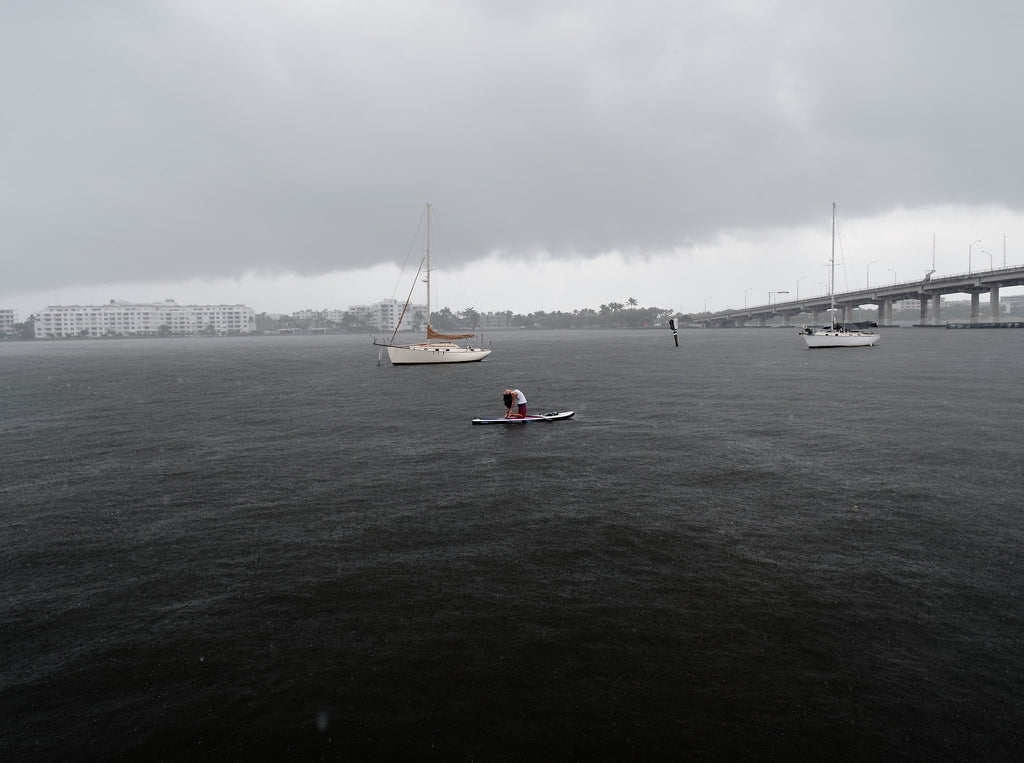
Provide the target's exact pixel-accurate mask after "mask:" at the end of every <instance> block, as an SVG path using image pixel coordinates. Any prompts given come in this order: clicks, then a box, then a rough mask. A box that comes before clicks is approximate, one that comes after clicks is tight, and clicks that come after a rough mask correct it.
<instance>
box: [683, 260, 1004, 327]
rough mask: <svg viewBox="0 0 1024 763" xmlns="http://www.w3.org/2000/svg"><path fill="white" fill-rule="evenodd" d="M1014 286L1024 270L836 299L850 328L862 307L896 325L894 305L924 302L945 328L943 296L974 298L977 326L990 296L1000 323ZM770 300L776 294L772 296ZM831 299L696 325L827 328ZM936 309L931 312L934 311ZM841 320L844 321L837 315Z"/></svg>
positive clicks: (706, 316) (723, 315)
mask: <svg viewBox="0 0 1024 763" xmlns="http://www.w3.org/2000/svg"><path fill="white" fill-rule="evenodd" d="M1009 286H1024V265H1018V266H1016V267H1012V268H1000V269H996V270H982V271H978V272H975V273H962V274H960V275H952V276H943V277H941V278H932V277H931V276H930V274H929V275H928V276H925V277H924V279H922V280H920V281H908V282H905V283H893V284H889V285H888V286H879V287H872V288H868V289H860V290H858V291H848V292H844V293H842V294H838V293H837V294H836V295H835V298H836V309H837V310H840V311H841V313H842V317H841V318H839V320H841V321H842V322H844V323H849V322H852V321H853V311H854V309H855V308H858V307H861V306H862V305H875V306H876V307H877V308H878V323H879V324H880V325H886V324H891V323H892V306H893V303H894V302H900V301H903V300H908V299H916V300H918V301H919V302H920V303H921V320H920V323H921V325H933V326H938V325H941V324H940V321H941V317H942V316H941V300H942V295H943V294H970V295H971V323H978V322H980V321H981V295H982V294H986V293H987V294H988V303H989V310H988V312H989V317H988V318H987V319H986V320H988V321H991V322H998V321H999V289H1000V288H1003V287H1009ZM769 297H770V295H769ZM830 304H831V302H830V299H829V295H828V294H824V295H821V294H819V295H816V296H813V297H808V298H807V299H796V300H792V301H789V302H771V301H769V304H767V305H755V306H753V307H744V308H743V309H742V310H720V311H718V312H715V313H703V314H701V315H699V316H696V315H695V316H694V322H695V323H703V324H704V325H705V326H709V327H711V328H735V327H741V326H745V325H746V324H747V323H749V322H751V321H753V322H755V324H756V325H757V326H762V327H763V326H765V325H767V323H768V321H769V320H770V319H773V318H776V317H781V318H782V323H783V325H784V326H789V325H790V322H791V321H792V319H793V318H794V317H796V316H798V315H803V314H806V315H808V316H809V320H807V321H806V322H807V323H809V324H811V325H815V324H818V323H822V322H824V323H827V322H829V320H830V318H829V317H828V315H827V311H828V309H829V307H830ZM929 307H930V310H929ZM837 317H838V316H837Z"/></svg>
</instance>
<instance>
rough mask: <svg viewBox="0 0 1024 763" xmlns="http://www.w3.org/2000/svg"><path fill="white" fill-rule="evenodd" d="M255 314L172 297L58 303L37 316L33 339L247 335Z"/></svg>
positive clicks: (242, 308) (246, 309)
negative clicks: (192, 303)
mask: <svg viewBox="0 0 1024 763" xmlns="http://www.w3.org/2000/svg"><path fill="white" fill-rule="evenodd" d="M255 328H256V314H255V312H254V311H253V309H252V308H251V307H248V306H246V305H179V304H178V303H177V302H175V301H174V300H173V299H167V300H164V301H163V302H154V303H138V302H127V301H125V300H111V301H110V304H109V305H57V306H52V307H47V308H46V309H45V310H42V311H41V312H39V313H38V314H37V315H36V323H35V331H36V339H51V338H52V339H56V338H62V337H73V336H92V337H98V336H165V335H175V336H189V335H196V334H248V333H251V332H252V331H253V330H254V329H255Z"/></svg>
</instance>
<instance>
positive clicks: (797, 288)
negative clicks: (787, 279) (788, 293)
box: [796, 276, 807, 299]
mask: <svg viewBox="0 0 1024 763" xmlns="http://www.w3.org/2000/svg"><path fill="white" fill-rule="evenodd" d="M805 278H807V276H800V277H799V278H798V279H796V298H797V299H800V282H801V281H802V280H804V279H805Z"/></svg>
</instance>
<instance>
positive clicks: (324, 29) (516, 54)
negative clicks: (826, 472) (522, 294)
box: [0, 0, 1024, 289]
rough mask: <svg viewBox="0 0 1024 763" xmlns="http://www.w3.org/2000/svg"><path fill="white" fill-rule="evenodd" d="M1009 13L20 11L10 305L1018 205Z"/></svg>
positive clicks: (5, 27) (384, 5)
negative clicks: (86, 288) (142, 284)
mask: <svg viewBox="0 0 1024 763" xmlns="http://www.w3.org/2000/svg"><path fill="white" fill-rule="evenodd" d="M1022 15H1024V12H1022V11H1021V10H1018V6H1017V5H1015V4H1011V3H1005V4H1004V3H980V4H974V5H971V6H970V9H969V10H968V9H967V6H964V7H962V8H960V7H959V6H956V9H955V10H954V9H953V6H950V5H948V4H934V3H912V2H904V3H881V2H879V3H874V2H869V3H856V4H850V5H849V7H844V8H842V9H840V8H837V7H831V6H830V7H828V8H826V7H824V6H822V4H820V3H786V2H782V3H760V2H724V3H716V4H680V3H675V2H668V1H667V0H666V2H647V3H636V4H605V3H575V4H567V5H561V4H559V5H557V7H554V6H549V5H548V4H539V3H538V4H532V5H531V4H517V5H516V6H515V7H514V8H513V7H511V6H509V5H507V4H498V3H490V4H478V3H470V2H464V3H459V2H451V3H439V4H419V3H415V4H414V3H404V2H402V3H397V2H396V3H388V2H372V3H370V2H367V3H344V4H331V3H314V2H305V1H299V2H294V3H286V4H285V3H254V2H234V3H230V2H225V3H209V2H198V1H197V2H182V1H180V0H178V1H175V2H171V1H170V0H168V1H167V2H149V3H139V2H106V3H103V2H94V3H70V2H68V3H57V2H32V3H29V2H20V3H13V4H5V5H4V6H3V8H2V9H0V42H2V48H3V53H2V54H0V55H2V56H3V60H4V66H3V68H2V71H3V74H2V75H0V76H2V77H3V92H4V94H5V95H4V105H3V120H2V124H3V135H4V140H3V144H2V147H0V160H2V168H0V189H2V199H3V204H2V210H0V226H2V229H3V232H4V242H5V243H4V247H5V250H6V256H5V260H6V263H7V264H6V265H5V268H4V270H5V273H4V277H5V280H6V281H7V282H8V283H7V288H8V289H32V288H39V287H40V286H42V285H43V284H46V285H50V286H53V285H60V284H71V283H90V282H104V281H111V280H115V279H120V280H135V281H142V280H147V279H148V280H157V279H173V278H187V277H195V276H230V275H234V274H239V273H241V272H243V271H245V270H249V269H283V270H292V271H295V272H298V273H305V274H311V273H318V272H324V271H328V270H334V269H347V268H356V267H362V266H366V265H369V264H372V263H375V262H381V261H401V260H402V258H403V257H404V256H405V251H406V246H407V244H408V241H409V238H410V235H411V233H412V231H413V229H414V227H415V223H416V219H417V216H418V215H419V213H420V210H421V207H422V205H423V203H424V202H425V201H427V200H433V201H434V202H436V203H437V206H438V209H439V211H440V214H441V220H442V222H443V224H444V228H445V231H446V233H447V236H448V238H449V243H450V244H451V245H452V247H451V248H452V255H451V256H454V257H461V258H463V259H465V260H471V259H476V258H479V257H482V256H484V255H486V254H487V253H488V252H491V251H496V250H497V251H509V252H513V253H522V252H529V251H535V250H544V251H548V252H550V253H551V254H552V255H553V256H556V257H558V256H563V255H569V254H584V255H590V254H594V253H597V252H600V251H606V250H610V249H616V248H622V249H627V250H631V251H635V250H639V251H653V250H659V249H668V248H671V247H676V246H681V245H685V244H686V243H687V242H695V241H702V240H706V239H707V238H709V237H712V236H714V235H715V234H716V233H718V232H720V231H723V230H739V229H756V228H766V227H774V226H784V225H795V224H800V223H802V222H805V221H806V220H808V219H812V218H813V219H818V218H820V216H821V210H822V208H823V207H827V205H828V203H829V202H830V201H831V200H832V199H833V198H835V197H836V196H837V195H838V196H841V197H842V199H843V203H844V206H845V209H846V210H847V213H848V214H854V213H857V214H874V213H880V212H884V211H886V210H889V209H892V208H894V207H896V206H900V205H902V206H909V207H914V206H919V205H928V204H942V203H956V204H984V203H995V204H1003V205H1006V206H1008V207H1010V208H1015V209H1019V208H1020V207H1021V206H1022V205H1024V198H1022V190H1021V186H1020V183H1019V180H1018V178H1019V175H1020V169H1021V167H1020V158H1019V155H1020V154H1019V151H1018V149H1017V140H1016V135H1015V131H1016V125H1017V123H1018V122H1019V121H1020V116H1021V104H1020V99H1019V97H1018V96H1017V95H1016V92H1015V88H1016V82H1015V79H1016V72H1017V71H1019V70H1020V66H1019V62H1018V59H1019V53H1018V50H1017V47H1016V44H1015V42H1016V41H1015V39H1014V35H1015V33H1016V31H1015V30H1016V29H1018V28H1020V22H1021V21H1022V18H1021V17H1022Z"/></svg>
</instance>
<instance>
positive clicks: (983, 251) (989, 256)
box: [978, 249, 992, 270]
mask: <svg viewBox="0 0 1024 763" xmlns="http://www.w3.org/2000/svg"><path fill="white" fill-rule="evenodd" d="M978 254H988V269H989V270H991V269H992V255H991V254H990V253H989V252H986V251H985V250H984V249H982V250H981V251H980V252H978Z"/></svg>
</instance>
